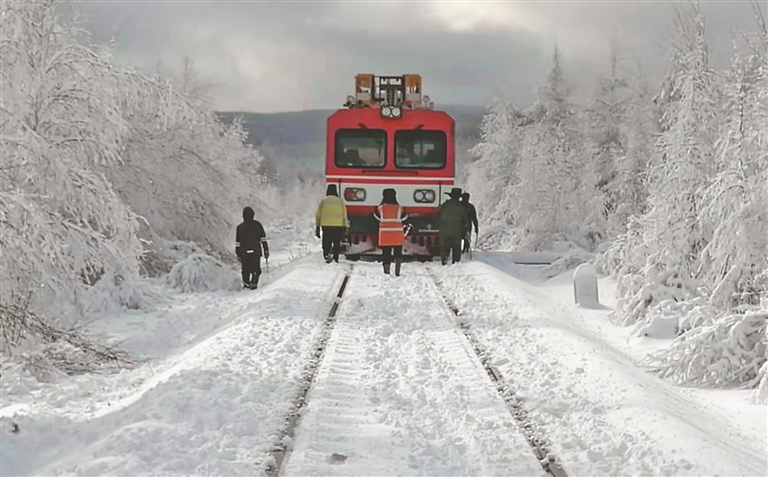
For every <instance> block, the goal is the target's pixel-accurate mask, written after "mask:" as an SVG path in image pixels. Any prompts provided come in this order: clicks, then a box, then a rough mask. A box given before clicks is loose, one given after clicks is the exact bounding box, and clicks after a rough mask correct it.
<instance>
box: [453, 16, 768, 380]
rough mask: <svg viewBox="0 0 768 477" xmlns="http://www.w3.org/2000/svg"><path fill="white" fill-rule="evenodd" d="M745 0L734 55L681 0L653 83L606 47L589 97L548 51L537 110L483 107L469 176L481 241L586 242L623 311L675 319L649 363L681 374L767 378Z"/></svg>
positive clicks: (758, 50) (760, 202)
mask: <svg viewBox="0 0 768 477" xmlns="http://www.w3.org/2000/svg"><path fill="white" fill-rule="evenodd" d="M753 7H754V12H755V17H756V20H757V21H756V26H757V28H756V31H755V32H751V33H742V34H740V35H738V36H737V37H736V38H734V43H733V56H732V58H731V62H730V68H727V69H717V68H715V67H713V66H712V63H711V61H710V58H709V51H708V46H707V31H706V18H705V15H704V13H703V12H702V11H701V9H700V7H698V6H697V5H696V4H691V5H686V6H683V7H679V8H676V11H677V15H676V21H675V25H674V27H675V28H674V31H675V33H674V36H673V38H671V39H670V40H669V44H668V45H667V46H668V53H669V55H670V57H669V65H670V68H669V69H668V72H667V74H666V76H665V78H664V81H663V84H662V85H661V86H660V87H659V88H655V87H653V86H652V85H649V84H648V83H647V81H646V80H645V78H644V76H643V74H642V71H640V70H639V69H638V68H637V67H634V68H633V67H630V64H631V61H629V60H630V59H628V58H623V57H622V56H621V55H620V54H619V52H618V50H617V49H616V48H613V49H612V54H611V55H610V58H608V60H609V61H608V62H607V64H608V67H607V68H606V70H605V72H604V74H603V75H602V78H601V79H600V80H599V83H598V84H597V85H596V89H595V95H594V101H593V102H592V103H591V104H589V105H578V104H575V102H574V101H573V100H572V99H571V95H570V94H569V93H570V91H569V87H568V72H567V71H565V70H564V67H563V62H562V58H561V55H560V52H559V51H557V50H555V53H554V56H553V61H552V66H551V69H550V71H549V73H548V74H547V76H546V77H545V78H544V79H543V80H542V83H541V86H540V89H539V99H538V101H537V102H536V104H535V105H534V106H533V107H531V108H529V109H528V110H525V111H518V110H516V109H515V108H513V107H512V106H510V104H509V103H507V102H505V101H498V102H496V103H495V104H494V105H493V106H492V107H491V110H490V112H489V114H488V115H487V116H486V118H485V121H484V123H483V140H482V142H481V143H480V144H479V145H478V146H477V147H476V148H475V151H474V153H475V154H476V155H477V156H478V157H479V159H478V160H477V161H476V162H475V163H474V164H473V165H472V166H471V167H470V170H469V173H468V178H467V182H468V186H469V188H470V189H471V190H476V191H481V192H480V193H476V194H475V203H476V205H477V208H478V211H479V213H480V215H481V222H482V223H483V224H484V226H483V227H481V228H483V229H484V236H481V238H480V239H481V242H483V243H484V244H485V245H486V246H487V247H498V246H501V247H503V248H511V247H515V248H518V249H527V250H552V249H559V250H562V251H565V250H577V251H582V250H583V251H586V252H589V253H594V254H595V256H596V259H597V262H598V264H599V265H600V266H601V267H602V269H603V271H604V272H606V273H610V274H614V275H615V276H616V278H617V280H618V286H619V294H620V297H619V303H618V307H617V310H616V311H615V313H614V314H613V316H614V318H615V320H616V322H617V323H620V324H623V325H633V324H643V323H646V322H650V321H652V320H653V319H655V318H657V317H669V316H679V317H680V319H679V324H678V327H677V335H678V337H677V339H676V340H675V342H674V344H673V346H672V348H671V350H669V351H665V352H662V353H658V354H656V355H655V356H653V357H652V358H650V359H649V360H648V361H647V363H646V364H648V365H649V366H651V367H653V368H654V369H656V370H658V371H659V372H660V373H662V374H663V375H664V376H667V377H669V378H671V379H673V380H675V381H676V382H679V383H681V384H693V385H705V386H730V385H739V386H746V387H755V386H757V385H758V384H759V381H760V379H761V377H762V379H763V385H762V386H761V388H763V389H764V388H765V387H766V385H768V383H766V382H765V381H766V379H767V378H766V373H767V372H768V369H767V368H768V364H765V363H766V357H767V356H768V349H766V342H767V341H768V340H767V335H766V333H768V326H767V324H768V263H767V255H768V251H767V250H768V189H767V188H766V185H767V181H768V126H767V125H768V32H767V31H766V23H765V18H764V17H763V15H761V11H760V9H759V7H758V6H757V5H756V4H754V5H753ZM581 256H584V253H582V254H581ZM761 366H762V371H761Z"/></svg>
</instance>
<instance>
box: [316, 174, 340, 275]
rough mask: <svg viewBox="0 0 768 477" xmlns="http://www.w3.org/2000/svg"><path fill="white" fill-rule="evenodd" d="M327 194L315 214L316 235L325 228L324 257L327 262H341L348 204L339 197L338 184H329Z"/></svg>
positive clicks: (318, 236) (318, 235)
mask: <svg viewBox="0 0 768 477" xmlns="http://www.w3.org/2000/svg"><path fill="white" fill-rule="evenodd" d="M325 194H326V195H325V197H323V200H321V201H320V205H318V206H317V214H315V235H316V236H317V238H320V229H321V228H322V229H323V257H325V261H326V263H331V260H333V261H335V262H336V263H339V250H340V248H341V239H342V238H343V237H344V233H345V231H346V228H347V206H346V205H344V201H342V200H341V198H340V197H339V192H338V190H337V189H336V184H328V189H327V190H326V191H325Z"/></svg>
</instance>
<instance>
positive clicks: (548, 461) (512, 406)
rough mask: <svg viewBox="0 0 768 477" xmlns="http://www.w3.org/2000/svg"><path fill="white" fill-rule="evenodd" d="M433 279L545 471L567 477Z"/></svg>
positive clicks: (555, 476) (511, 388)
mask: <svg viewBox="0 0 768 477" xmlns="http://www.w3.org/2000/svg"><path fill="white" fill-rule="evenodd" d="M430 278H431V282H432V284H433V285H434V287H435V291H436V292H437V293H438V294H439V295H440V296H441V297H442V299H443V301H444V303H445V305H446V307H447V308H448V309H449V310H450V312H451V313H452V314H453V316H455V317H456V320H457V322H458V326H459V328H460V329H461V331H462V333H463V334H464V336H465V337H466V339H467V341H468V342H469V344H470V345H471V346H472V349H473V350H474V352H475V354H476V355H477V358H478V359H479V360H480V362H481V363H482V365H483V368H485V371H486V373H487V374H488V377H489V378H490V379H491V381H493V383H494V385H495V386H496V390H497V391H498V393H499V395H500V396H501V397H502V399H504V402H505V403H506V405H507V407H508V408H509V411H510V413H511V414H512V417H514V418H515V421H517V423H518V425H519V426H520V429H521V431H522V432H523V435H525V438H526V440H528V444H529V445H530V446H531V449H532V450H533V453H534V454H535V455H536V457H537V458H538V459H539V463H540V464H541V466H542V467H543V468H544V471H545V472H547V473H548V474H550V475H552V476H553V477H567V476H568V474H566V472H565V470H564V469H563V467H562V466H561V465H560V463H559V462H558V461H557V457H556V456H555V455H554V454H553V453H552V450H551V449H552V445H551V443H550V442H549V440H548V439H547V437H546V436H545V435H543V434H542V433H541V432H540V431H539V430H538V429H537V428H536V426H535V424H534V423H533V422H532V421H531V419H530V418H529V416H528V412H527V411H526V409H525V407H524V406H523V401H522V400H521V399H520V398H519V397H518V396H517V394H516V393H515V390H514V386H513V383H512V382H511V381H510V380H509V379H505V378H504V376H502V374H501V372H500V371H499V369H498V368H497V367H496V366H495V365H494V364H493V362H492V359H491V356H490V355H489V353H488V351H487V350H486V348H485V346H483V344H482V343H481V342H480V341H479V340H478V339H477V337H476V336H475V335H474V333H472V328H471V327H470V325H469V323H468V322H467V321H466V320H465V319H464V315H463V314H462V312H461V310H459V308H458V307H457V306H456V305H455V304H454V303H453V302H452V301H451V300H450V298H448V296H447V295H446V294H445V293H444V292H443V291H442V290H441V287H440V282H439V280H438V279H437V278H435V277H434V275H432V274H430Z"/></svg>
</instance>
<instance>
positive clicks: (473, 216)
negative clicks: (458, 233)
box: [461, 192, 478, 253]
mask: <svg viewBox="0 0 768 477" xmlns="http://www.w3.org/2000/svg"><path fill="white" fill-rule="evenodd" d="M461 203H462V204H464V207H466V208H467V215H469V224H468V225H469V227H468V228H467V230H466V232H465V233H464V250H463V252H464V253H469V242H470V240H471V239H472V225H474V226H475V235H477V234H478V227H477V209H475V206H474V205H472V204H471V203H470V202H469V192H464V193H463V194H462V195H461Z"/></svg>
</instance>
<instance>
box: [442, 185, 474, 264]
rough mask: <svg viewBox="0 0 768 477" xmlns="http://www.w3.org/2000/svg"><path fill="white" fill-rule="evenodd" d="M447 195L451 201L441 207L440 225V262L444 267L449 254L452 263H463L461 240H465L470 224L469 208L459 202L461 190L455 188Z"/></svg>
mask: <svg viewBox="0 0 768 477" xmlns="http://www.w3.org/2000/svg"><path fill="white" fill-rule="evenodd" d="M446 194H447V195H448V196H449V197H450V199H448V200H447V201H445V202H443V204H442V205H441V206H440V212H439V214H440V219H439V225H438V229H439V230H440V261H441V262H442V263H443V265H445V264H446V263H447V262H448V253H449V252H450V253H451V255H452V257H451V263H458V262H459V261H461V240H462V239H463V238H464V231H465V230H466V229H467V226H468V225H469V223H470V222H469V214H468V213H467V208H466V207H465V206H464V204H462V203H461V202H460V201H459V200H460V199H461V189H460V188H459V187H454V188H453V189H451V191H450V192H446Z"/></svg>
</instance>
